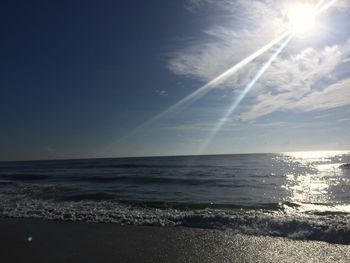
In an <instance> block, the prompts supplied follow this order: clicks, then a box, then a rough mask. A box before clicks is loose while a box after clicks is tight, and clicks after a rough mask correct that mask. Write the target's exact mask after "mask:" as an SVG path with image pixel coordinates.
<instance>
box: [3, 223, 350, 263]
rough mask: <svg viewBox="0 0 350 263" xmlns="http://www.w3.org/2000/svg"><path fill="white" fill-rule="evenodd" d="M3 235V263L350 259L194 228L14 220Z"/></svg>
mask: <svg viewBox="0 0 350 263" xmlns="http://www.w3.org/2000/svg"><path fill="white" fill-rule="evenodd" d="M0 233H1V239H0V240H1V242H0V262H29V263H30V262H36V263H39V262H45V263H49V262H74V263H78V262H84V263H87V262H350V246H343V245H334V244H327V243H323V242H304V241H292V240H288V239H283V238H273V237H255V236H244V235H235V234H232V233H230V232H225V231H214V230H201V229H190V228H159V227H137V226H118V225H112V224H92V223H74V222H55V221H39V220H14V219H9V220H0ZM28 237H32V241H28Z"/></svg>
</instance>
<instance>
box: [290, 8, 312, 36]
mask: <svg viewBox="0 0 350 263" xmlns="http://www.w3.org/2000/svg"><path fill="white" fill-rule="evenodd" d="M316 15H317V10H316V7H315V6H313V5H311V4H297V5H294V6H292V7H291V8H290V10H289V12H288V19H289V22H290V26H291V28H292V30H293V31H294V32H296V33H305V32H306V31H308V30H310V29H311V28H312V27H313V26H314V24H315V20H316Z"/></svg>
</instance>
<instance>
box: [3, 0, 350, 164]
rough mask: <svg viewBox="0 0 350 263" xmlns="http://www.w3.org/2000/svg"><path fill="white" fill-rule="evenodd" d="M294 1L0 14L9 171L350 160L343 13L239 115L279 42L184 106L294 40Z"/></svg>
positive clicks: (343, 8) (55, 7) (317, 29)
mask: <svg viewBox="0 0 350 263" xmlns="http://www.w3.org/2000/svg"><path fill="white" fill-rule="evenodd" d="M297 2H303V3H304V4H305V2H306V1H303V0H300V1H282V0H249V1H246V0H221V1H220V0H177V1H164V0H149V1H141V0H127V1H126V0H118V1H107V0H101V1H98V2H96V1H90V0H84V1H80V0H77V1H65V0H61V1H36V0H33V1H19V0H12V1H8V0H4V1H1V3H0V33H1V41H0V46H1V49H0V54H1V56H0V57H1V59H0V69H1V75H0V92H1V93H0V94H1V96H0V123H1V124H0V149H1V150H0V160H2V161H6V160H34V159H70V158H95V157H98V158H100V157H101V158H103V157H126V156H158V155H166V156H170V155H191V154H230V153H255V152H257V153H260V152H286V151H314V150H348V149H350V140H349V138H350V136H349V135H350V31H349V22H350V21H349V17H350V3H349V1H346V0H338V1H336V2H335V3H334V4H333V5H332V6H331V7H330V8H329V9H327V10H326V11H324V12H323V13H321V14H320V15H318V16H317V18H316V22H315V25H314V26H313V28H311V29H310V30H308V31H307V32H304V33H300V34H299V33H297V34H296V35H295V36H293V38H292V39H291V40H290V42H289V43H288V45H287V46H286V47H285V48H284V49H282V50H281V52H280V53H278V56H277V58H276V59H274V60H273V61H271V63H270V64H269V65H268V67H266V71H264V72H263V74H262V75H261V77H260V78H258V79H257V81H256V83H255V84H254V85H252V87H251V89H249V92H247V94H246V95H245V96H243V97H242V98H241V99H240V100H239V103H237V100H238V98H240V96H241V94H242V92H243V90H245V88H246V87H247V85H249V84H250V83H251V81H252V80H253V79H255V78H256V74H257V73H258V72H259V71H261V68H262V67H263V66H264V65H266V63H267V62H268V61H269V59H270V58H271V56H272V55H273V54H274V53H275V52H276V51H277V50H278V48H279V47H280V45H281V43H280V42H279V43H277V44H276V45H274V46H273V47H272V48H271V49H269V50H268V51H267V52H265V53H263V54H262V55H261V56H259V57H257V58H256V59H254V60H253V61H251V62H250V63H248V64H247V65H245V66H244V67H242V68H241V69H240V70H238V71H237V72H235V73H234V74H232V75H230V76H228V77H227V78H225V79H223V80H221V81H219V82H215V85H209V88H208V89H207V90H206V92H205V93H203V94H201V96H197V97H195V99H192V100H191V101H185V102H186V103H180V104H179V103H178V102H179V101H181V100H183V99H184V98H186V97H187V96H189V95H190V94H192V93H193V92H196V90H198V89H200V88H201V87H203V86H204V85H205V84H207V83H208V82H210V81H211V80H213V79H215V78H216V77H217V76H220V75H221V74H222V73H223V72H225V71H226V70H227V69H230V68H231V67H232V66H234V65H236V64H237V63H239V62H240V61H242V60H243V59H245V58H246V57H248V56H249V55H251V54H252V53H254V52H256V51H257V50H259V49H260V48H262V47H263V46H265V45H266V44H268V43H270V42H271V41H272V40H274V39H276V37H278V36H280V35H281V34H283V33H284V32H285V31H286V30H288V29H289V28H290V21H289V18H288V14H289V10H291V8H292V6H291V5H294V4H295V3H297ZM307 2H308V4H312V5H316V4H317V3H318V1H316V0H315V1H313V0H310V1H307ZM324 3H327V1H326V0H325V1H323V3H321V4H324ZM282 42H283V41H282ZM235 103H237V107H235V108H234V110H232V112H230V114H227V112H228V110H229V109H230V108H231V107H232V105H233V104H235ZM173 105H176V107H173ZM214 131H215V132H214Z"/></svg>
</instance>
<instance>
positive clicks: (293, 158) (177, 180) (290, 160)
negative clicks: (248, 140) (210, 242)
mask: <svg viewBox="0 0 350 263" xmlns="http://www.w3.org/2000/svg"><path fill="white" fill-rule="evenodd" d="M344 163H350V154H349V152H300V153H280V154H245V155H217V156H200V157H191V156H187V157H157V158H125V159H90V160H69V161H31V162H2V163H0V198H1V199H0V216H2V217H20V218H42V219H54V220H76V221H92V222H113V223H118V224H136V225H157V226H189V227H202V228H217V229H225V230H229V231H236V232H239V233H245V234H262V235H276V236H287V237H290V238H298V239H316V240H325V241H329V242H336V243H345V244H349V243H350V170H349V169H342V168H340V166H341V165H342V164H344Z"/></svg>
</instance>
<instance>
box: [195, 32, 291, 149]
mask: <svg viewBox="0 0 350 263" xmlns="http://www.w3.org/2000/svg"><path fill="white" fill-rule="evenodd" d="M294 35H295V34H294V33H290V34H289V36H288V37H287V39H286V40H285V41H284V42H283V43H282V44H281V46H280V47H279V48H278V49H277V50H276V52H275V53H274V54H273V55H272V56H271V57H270V59H269V60H268V61H267V62H266V63H265V64H264V65H263V66H262V67H261V68H260V70H259V71H258V73H257V74H256V75H255V77H254V78H253V79H252V80H251V81H250V82H249V83H248V85H247V86H246V87H245V88H244V90H243V91H242V92H241V94H240V95H239V96H238V98H237V99H236V100H235V101H234V103H233V104H232V105H231V107H230V108H229V109H228V111H227V112H226V114H225V116H224V118H222V119H221V120H220V121H219V123H218V124H217V125H216V127H215V129H214V130H213V131H212V132H211V133H210V134H209V136H208V138H207V139H206V141H205V143H204V144H203V146H202V147H201V148H200V150H199V151H198V152H197V155H200V154H202V153H203V151H204V150H205V149H206V148H207V147H208V145H209V144H210V142H211V141H212V140H213V139H214V137H215V135H216V134H217V133H218V132H219V131H220V130H221V128H222V126H223V125H224V124H225V122H226V121H227V119H228V118H229V117H230V116H231V115H232V113H233V112H234V111H235V110H236V109H237V107H238V106H239V104H240V103H241V102H242V100H243V99H244V98H245V97H246V96H247V94H248V93H249V91H250V90H251V89H252V88H253V86H254V85H255V84H256V82H257V81H258V80H259V79H260V78H261V76H262V75H263V74H264V73H265V72H266V70H267V69H268V68H269V67H270V66H271V64H272V63H273V62H274V61H275V59H276V58H277V57H278V56H279V54H281V52H282V51H283V50H284V49H285V47H286V46H287V45H288V43H289V42H290V41H291V40H292V38H293V37H294Z"/></svg>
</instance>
